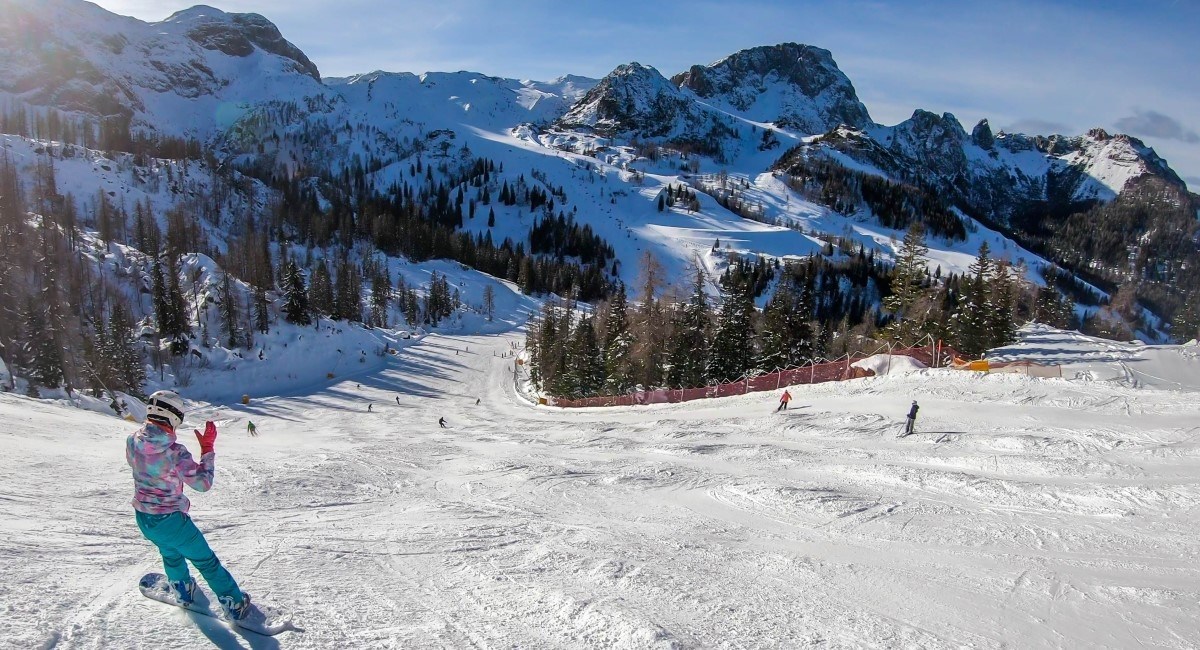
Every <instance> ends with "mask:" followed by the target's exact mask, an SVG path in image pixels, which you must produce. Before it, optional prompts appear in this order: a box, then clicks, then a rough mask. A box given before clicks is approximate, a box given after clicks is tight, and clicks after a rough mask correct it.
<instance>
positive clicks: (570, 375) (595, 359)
mask: <svg viewBox="0 0 1200 650" xmlns="http://www.w3.org/2000/svg"><path fill="white" fill-rule="evenodd" d="M566 374H567V378H566V384H567V385H566V392H565V393H564V394H565V395H567V396H570V397H590V396H592V395H595V394H597V393H598V392H599V391H600V389H601V388H603V387H604V355H603V354H602V353H601V352H600V344H599V342H598V341H597V340H596V328H595V325H594V323H593V321H592V318H591V317H590V316H589V317H585V318H581V319H579V323H577V324H576V325H575V328H574V329H573V330H572V331H571V342H570V348H569V351H568V353H567V359H566Z"/></svg>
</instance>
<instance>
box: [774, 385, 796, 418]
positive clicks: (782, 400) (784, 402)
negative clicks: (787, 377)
mask: <svg viewBox="0 0 1200 650" xmlns="http://www.w3.org/2000/svg"><path fill="white" fill-rule="evenodd" d="M790 401H792V394H791V393H789V392H787V389H784V391H783V395H781V396H780V397H779V408H777V409H775V411H776V412H777V413H778V412H779V411H786V410H787V406H788V402H790Z"/></svg>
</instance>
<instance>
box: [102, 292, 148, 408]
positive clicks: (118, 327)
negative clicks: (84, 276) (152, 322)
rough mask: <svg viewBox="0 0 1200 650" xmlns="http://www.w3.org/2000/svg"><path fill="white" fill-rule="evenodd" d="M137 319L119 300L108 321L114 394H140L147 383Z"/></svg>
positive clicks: (111, 386)
mask: <svg viewBox="0 0 1200 650" xmlns="http://www.w3.org/2000/svg"><path fill="white" fill-rule="evenodd" d="M133 327H134V324H133V318H132V317H131V316H130V314H129V309H128V308H127V307H126V306H125V304H124V302H123V301H121V300H117V301H116V302H115V303H114V304H113V308H112V313H111V314H109V317H108V334H107V337H106V338H107V341H108V345H109V348H108V356H109V362H110V363H111V365H112V369H113V371H114V373H113V374H114V376H115V381H114V382H113V384H110V385H109V388H111V389H113V390H119V391H122V392H125V393H130V394H134V395H137V394H140V393H141V392H142V385H143V384H145V383H146V366H145V364H144V363H142V356H141V354H139V353H138V350H137V336H136V333H135V332H134V329H133Z"/></svg>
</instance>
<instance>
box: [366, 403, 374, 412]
mask: <svg viewBox="0 0 1200 650" xmlns="http://www.w3.org/2000/svg"><path fill="white" fill-rule="evenodd" d="M372 406H375V405H374V404H367V413H370V412H371V407H372Z"/></svg>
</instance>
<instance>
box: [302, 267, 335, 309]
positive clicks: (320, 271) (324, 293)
mask: <svg viewBox="0 0 1200 650" xmlns="http://www.w3.org/2000/svg"><path fill="white" fill-rule="evenodd" d="M308 296H309V301H308V302H309V305H310V306H311V307H312V310H313V312H314V313H316V314H319V315H321V316H331V317H336V306H335V303H334V299H333V279H332V278H330V277H329V266H328V265H327V264H326V263H325V260H321V261H319V262H317V267H316V268H315V269H313V273H312V284H310V285H309V288H308Z"/></svg>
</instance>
